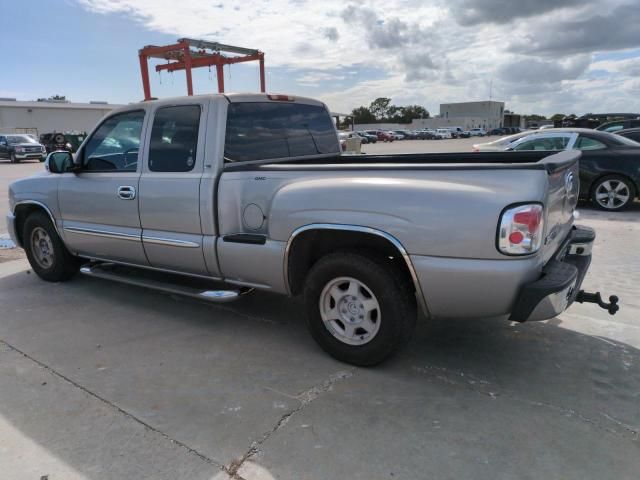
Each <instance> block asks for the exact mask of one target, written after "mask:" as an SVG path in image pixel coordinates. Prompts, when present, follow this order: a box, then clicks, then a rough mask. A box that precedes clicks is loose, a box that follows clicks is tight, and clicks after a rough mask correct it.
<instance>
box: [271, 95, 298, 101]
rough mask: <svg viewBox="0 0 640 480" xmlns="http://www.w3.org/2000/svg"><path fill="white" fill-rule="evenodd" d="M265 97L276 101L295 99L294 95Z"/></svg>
mask: <svg viewBox="0 0 640 480" xmlns="http://www.w3.org/2000/svg"><path fill="white" fill-rule="evenodd" d="M267 98H268V99H269V100H274V101H276V102H293V101H294V100H295V97H292V96H291V95H267Z"/></svg>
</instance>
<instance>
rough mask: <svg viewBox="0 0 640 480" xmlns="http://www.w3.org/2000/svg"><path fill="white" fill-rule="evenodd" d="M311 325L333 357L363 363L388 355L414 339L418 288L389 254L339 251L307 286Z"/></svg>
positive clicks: (313, 274)
mask: <svg viewBox="0 0 640 480" xmlns="http://www.w3.org/2000/svg"><path fill="white" fill-rule="evenodd" d="M304 299H305V306H306V310H307V321H308V326H309V330H310V332H311V335H312V336H313V338H314V339H315V340H316V342H318V344H319V345H320V346H321V347H322V348H323V349H324V350H325V351H326V352H327V353H329V354H330V355H331V356H333V357H335V358H337V359H338V360H341V361H343V362H347V363H351V364H353V365H359V366H371V365H376V364H378V363H380V362H382V361H383V360H386V359H387V358H389V357H390V356H392V355H393V354H395V353H396V352H397V351H398V350H400V349H401V348H402V347H403V346H404V345H405V343H407V342H408V340H409V339H410V338H411V334H412V333H413V330H414V328H415V323H416V301H415V295H414V293H413V288H412V285H411V283H410V282H408V281H407V280H406V279H405V278H404V276H403V275H402V272H401V271H399V269H398V268H397V267H396V266H395V265H393V264H392V263H391V262H390V261H386V260H385V257H382V256H380V257H378V256H376V255H375V254H372V255H366V256H365V255H361V254H359V253H351V252H339V253H333V254H329V255H327V256H325V257H323V258H321V259H320V260H319V261H318V262H317V263H316V264H315V265H314V266H313V268H312V269H311V271H310V272H309V275H308V276H307V280H306V285H305V291H304Z"/></svg>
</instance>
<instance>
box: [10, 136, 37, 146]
mask: <svg viewBox="0 0 640 480" xmlns="http://www.w3.org/2000/svg"><path fill="white" fill-rule="evenodd" d="M7 143H8V144H9V145H16V144H18V143H38V142H36V141H35V140H34V139H33V138H31V137H29V136H27V135H7Z"/></svg>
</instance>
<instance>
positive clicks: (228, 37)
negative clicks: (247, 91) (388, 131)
mask: <svg viewBox="0 0 640 480" xmlns="http://www.w3.org/2000/svg"><path fill="white" fill-rule="evenodd" d="M77 1H78V2H79V3H80V4H81V5H82V6H83V7H84V8H86V9H88V10H90V11H93V12H96V13H99V14H124V15H127V16H129V17H130V18H133V19H135V21H136V22H138V23H140V24H141V25H143V26H144V27H145V28H147V29H149V30H153V31H158V32H162V33H166V34H170V35H172V36H175V37H176V38H179V37H182V36H188V37H194V38H206V39H211V40H217V41H220V42H223V43H228V44H233V45H240V46H245V47H248V48H259V49H261V50H262V51H264V52H265V55H266V62H267V67H268V68H273V67H281V68H283V69H284V70H285V71H286V72H288V73H289V74H290V75H289V77H290V78H291V79H295V81H297V82H298V85H300V88H304V89H309V88H311V89H313V91H314V92H315V93H314V95H316V96H319V97H320V98H322V99H323V100H324V101H326V102H327V103H328V104H329V105H330V106H331V107H332V108H334V109H336V110H340V111H345V110H350V109H351V108H353V107H356V106H359V105H363V104H364V105H366V104H368V103H370V102H371V100H373V99H374V98H376V97H379V96H387V97H392V99H393V102H394V103H395V104H402V103H408V102H411V103H420V104H423V105H425V106H426V107H427V108H428V109H429V110H430V111H432V112H437V106H438V104H439V103H441V102H447V101H464V100H478V99H483V98H487V97H488V96H489V91H490V86H492V89H491V90H492V92H493V98H494V99H501V100H505V101H507V103H508V107H509V108H511V109H514V110H516V111H522V112H524V113H528V112H534V111H535V112H536V113H548V114H551V113H555V112H556V111H572V112H576V113H579V112H586V111H597V110H598V109H602V110H611V109H612V107H609V105H623V104H626V105H627V109H635V110H640V100H637V98H638V96H637V95H633V94H632V92H637V83H634V82H631V81H630V80H629V79H628V77H630V76H632V75H636V76H637V75H638V72H639V71H640V59H639V58H635V59H627V60H624V61H613V60H600V61H598V62H595V63H592V58H593V55H594V54H596V53H603V52H604V53H606V52H612V51H616V50H620V49H623V48H626V49H629V48H640V33H638V32H640V29H638V28H637V20H638V16H639V15H640V8H639V7H638V6H637V5H638V4H637V0H583V1H581V2H578V1H577V0H575V1H574V0H571V1H570V2H566V3H562V2H561V3H560V4H558V2H554V1H551V0H523V2H522V3H521V2H504V1H503V0H473V1H470V0H447V1H445V0H433V1H431V2H424V1H423V0H385V1H382V0H362V1H359V2H352V3H350V2H344V1H343V0H325V1H323V2H312V1H308V0H245V1H244V2H227V1H224V0H220V2H218V1H216V2H214V3H215V5H209V6H203V2H202V1H200V0H181V1H180V4H179V6H176V4H175V2H174V1H171V0H77ZM613 13H615V15H613ZM625 13H627V14H625ZM598 25H602V26H603V28H602V29H601V31H599V30H598ZM605 27H606V28H605ZM590 31H594V32H595V33H594V34H596V33H597V35H596V37H594V36H593V35H590ZM605 33H606V35H605ZM594 38H598V39H600V40H598V41H594ZM637 57H640V54H639V55H637ZM596 70H597V71H600V72H601V74H602V72H604V74H602V75H604V77H603V78H598V79H596V80H594V79H593V78H591V77H590V76H591V75H594V74H595V73H596ZM367 71H375V72H377V74H376V79H367V78H366V75H362V74H361V73H362V72H367ZM354 72H355V73H354ZM353 77H356V78H358V80H357V81H354V80H350V79H351V78H353ZM363 77H364V78H363ZM379 77H382V78H379ZM344 85H350V86H347V87H344ZM612 85H618V86H620V87H621V88H619V89H615V90H612V89H611V88H610V87H611V86H612ZM607 86H609V91H608V92H607V95H606V96H605V95H604V92H605V91H606V89H607ZM623 86H624V88H622V87H623ZM305 92H307V93H308V90H305ZM292 93H297V92H295V91H293V92H292Z"/></svg>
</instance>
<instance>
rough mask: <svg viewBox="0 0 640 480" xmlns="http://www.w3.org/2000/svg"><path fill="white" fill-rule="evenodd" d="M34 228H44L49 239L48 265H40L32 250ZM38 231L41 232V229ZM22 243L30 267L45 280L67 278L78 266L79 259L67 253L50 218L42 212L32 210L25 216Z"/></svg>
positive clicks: (71, 275) (57, 280)
mask: <svg viewBox="0 0 640 480" xmlns="http://www.w3.org/2000/svg"><path fill="white" fill-rule="evenodd" d="M36 229H40V230H44V232H46V234H47V235H48V238H49V239H50V245H51V248H50V251H51V252H52V255H51V257H52V259H51V260H50V261H49V265H42V264H41V263H42V261H41V260H38V258H37V256H36V255H37V252H36V251H34V245H33V238H32V235H34V231H36ZM39 233H40V234H42V232H41V231H39ZM22 243H23V245H24V250H25V252H26V254H27V258H28V259H29V263H30V264H31V268H32V269H33V271H34V272H36V274H37V275H38V276H39V277H40V278H41V279H43V280H46V281H47V282H64V281H66V280H69V279H70V278H71V277H73V276H74V275H75V274H76V273H77V272H78V269H79V268H80V263H81V261H80V259H79V258H78V257H75V256H73V255H71V253H69V251H68V250H67V248H66V247H65V246H64V243H62V240H61V239H60V237H59V236H58V233H57V232H56V229H55V228H54V227H53V225H52V223H51V220H50V219H49V217H48V216H47V215H46V214H45V213H43V212H34V213H32V214H30V215H29V216H28V217H27V219H26V220H25V222H24V227H23V229H22Z"/></svg>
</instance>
